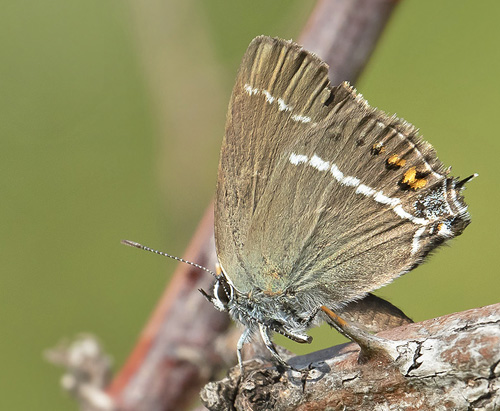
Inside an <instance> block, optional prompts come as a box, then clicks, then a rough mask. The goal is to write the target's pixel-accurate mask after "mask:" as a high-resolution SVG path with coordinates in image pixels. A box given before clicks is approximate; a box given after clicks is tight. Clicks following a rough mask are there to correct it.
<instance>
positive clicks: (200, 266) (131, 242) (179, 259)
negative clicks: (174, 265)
mask: <svg viewBox="0 0 500 411" xmlns="http://www.w3.org/2000/svg"><path fill="white" fill-rule="evenodd" d="M121 243H122V244H125V245H129V246H130V247H135V248H140V249H141V250H146V251H150V252H152V253H155V254H159V255H162V256H164V257H168V258H171V259H172V260H176V261H180V262H181V263H185V264H189V265H192V266H193V267H196V268H199V269H200V270H203V271H206V272H207V273H210V274H212V275H213V276H214V277H215V278H217V274H215V273H214V272H213V271H212V270H209V269H208V268H206V267H203V266H202V265H199V264H196V263H193V262H191V261H187V260H184V259H183V258H180V257H175V256H173V255H170V254H167V253H164V252H163V251H158V250H153V249H152V248H149V247H146V246H145V245H142V244H139V243H136V242H135V241H130V240H122V241H121Z"/></svg>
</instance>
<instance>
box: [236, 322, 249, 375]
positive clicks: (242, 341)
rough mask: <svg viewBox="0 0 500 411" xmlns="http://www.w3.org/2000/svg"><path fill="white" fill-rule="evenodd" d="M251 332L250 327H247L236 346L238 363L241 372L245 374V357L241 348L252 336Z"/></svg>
mask: <svg viewBox="0 0 500 411" xmlns="http://www.w3.org/2000/svg"><path fill="white" fill-rule="evenodd" d="M250 334H251V330H250V328H245V331H243V334H241V337H240V339H239V340H238V345H237V346H236V348H237V349H236V355H237V357H238V365H239V366H240V371H241V374H243V359H242V357H241V350H242V349H243V345H244V344H245V343H246V342H247V340H248V337H250Z"/></svg>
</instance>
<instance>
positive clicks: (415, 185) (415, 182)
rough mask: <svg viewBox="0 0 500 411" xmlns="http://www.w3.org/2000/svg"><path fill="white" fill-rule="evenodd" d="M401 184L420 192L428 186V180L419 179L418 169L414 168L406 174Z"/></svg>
mask: <svg viewBox="0 0 500 411" xmlns="http://www.w3.org/2000/svg"><path fill="white" fill-rule="evenodd" d="M401 183H402V184H406V185H407V186H409V187H410V188H412V189H414V190H418V189H419V188H423V187H425V186H426V185H427V180H426V179H425V178H417V168H416V167H415V166H413V167H411V168H409V169H408V170H407V171H406V173H404V175H403V179H402V180H401Z"/></svg>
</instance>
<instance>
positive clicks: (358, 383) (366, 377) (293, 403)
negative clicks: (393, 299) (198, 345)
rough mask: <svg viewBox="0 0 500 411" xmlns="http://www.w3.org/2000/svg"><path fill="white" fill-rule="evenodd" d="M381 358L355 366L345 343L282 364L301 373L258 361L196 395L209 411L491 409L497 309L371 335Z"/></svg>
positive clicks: (499, 337)
mask: <svg viewBox="0 0 500 411" xmlns="http://www.w3.org/2000/svg"><path fill="white" fill-rule="evenodd" d="M377 336H378V337H381V338H383V339H384V340H385V343H386V348H387V350H386V353H385V354H386V355H385V356H384V355H375V356H372V357H371V358H369V359H368V360H366V361H363V362H360V361H359V354H360V350H359V346H358V345H356V344H354V343H348V344H343V345H339V346H336V347H332V348H329V349H326V350H321V351H317V352H314V353H311V354H308V355H304V356H299V357H294V358H290V359H289V362H290V364H291V365H293V366H294V367H296V368H299V369H305V370H307V369H310V371H308V372H307V371H303V372H302V374H301V373H298V372H294V371H290V370H288V371H286V372H284V373H280V372H279V371H278V370H277V369H276V367H274V366H273V365H271V364H270V363H268V362H266V361H263V360H252V361H249V362H246V363H245V370H244V375H243V377H242V378H241V380H240V373H239V369H238V368H237V367H235V368H233V369H231V370H230V372H229V374H228V376H227V377H226V378H224V379H223V380H221V381H219V382H212V383H209V384H207V385H206V386H205V388H204V389H203V390H202V392H201V397H202V401H203V403H204V404H205V406H206V407H207V408H208V409H210V410H231V409H237V410H265V409H273V410H288V409H296V410H324V409H331V410H337V409H338V410H369V409H377V410H394V409H418V410H422V409H425V410H427V409H433V410H434V409H435V410H498V409H500V303H499V304H495V305H490V306H487V307H482V308H477V309H473V310H468V311H464V312H460V313H455V314H450V315H447V316H444V317H440V318H435V319H432V320H427V321H423V322H420V323H415V324H408V325H404V326H402V327H398V328H394V329H391V330H387V331H383V332H381V333H379V334H377Z"/></svg>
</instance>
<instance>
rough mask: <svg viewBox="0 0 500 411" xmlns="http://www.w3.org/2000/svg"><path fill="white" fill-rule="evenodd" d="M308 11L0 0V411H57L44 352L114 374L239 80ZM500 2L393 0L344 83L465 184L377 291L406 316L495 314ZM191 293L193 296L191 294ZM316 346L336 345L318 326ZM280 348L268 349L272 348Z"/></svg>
mask: <svg viewBox="0 0 500 411" xmlns="http://www.w3.org/2000/svg"><path fill="white" fill-rule="evenodd" d="M313 4H314V1H311V0H308V1H304V0H295V1H281V0H280V1H277V0H274V1H272V2H271V1H269V0H258V1H257V0H252V1H245V2H232V1H229V0H225V1H221V0H212V1H206V0H204V1H202V0H189V1H188V0H177V1H167V0H165V1H163V2H160V1H144V0H130V1H128V2H124V1H119V0H74V1H70V2H69V1H67V0H52V1H27V2H14V1H7V2H4V3H3V4H2V6H3V7H2V13H1V15H0V53H1V54H0V138H1V150H0V172H1V178H0V187H1V191H0V193H1V201H0V216H1V224H0V261H1V267H2V273H1V276H0V316H1V339H0V364H1V365H0V392H1V395H0V409H2V410H67V409H76V405H75V404H74V403H73V402H72V401H71V400H70V399H69V398H68V396H67V395H66V394H64V393H63V392H62V391H61V390H60V388H59V385H58V380H59V378H60V375H61V370H59V369H57V368H55V367H54V366H51V365H49V364H47V363H46V362H45V361H44V360H43V357H42V353H43V351H44V350H45V349H46V348H48V347H52V346H53V345H55V344H56V343H57V342H58V341H59V340H60V339H62V338H63V337H73V336H75V335H76V334H77V333H79V332H81V331H88V332H92V333H95V334H96V335H98V336H99V337H100V339H101V341H102V342H103V343H104V345H105V348H106V349H107V351H108V352H110V353H111V354H112V355H113V357H114V359H115V364H116V365H115V367H119V366H120V365H121V364H122V363H123V361H124V360H125V358H126V356H127V354H128V353H129V351H130V349H131V348H132V346H133V344H134V341H135V339H136V336H137V335H138V333H139V332H140V330H141V327H142V325H143V324H144V322H145V320H146V318H147V317H148V315H149V314H150V312H151V310H152V309H153V307H154V305H155V303H156V301H157V299H158V297H159V296H160V294H161V292H162V290H163V288H164V285H165V283H166V281H167V280H168V278H166V273H170V272H172V270H173V269H174V267H175V263H174V262H171V261H166V260H164V259H161V258H156V257H153V256H151V255H150V254H147V253H138V252H134V251H133V250H131V249H130V248H126V247H124V246H121V245H120V243H119V240H120V239H122V238H130V239H134V240H137V241H141V242H144V243H147V244H148V245H151V246H153V247H157V248H160V249H163V250H166V251H168V252H170V253H172V254H176V255H182V253H183V250H184V249H185V247H186V245H187V243H188V241H189V239H190V237H191V235H192V233H193V231H194V229H195V227H196V225H197V223H198V221H199V219H200V217H201V216H202V214H203V211H204V209H205V207H206V205H207V204H208V202H209V201H210V199H211V197H212V195H213V193H214V187H215V178H216V168H217V162H218V150H219V145H220V142H221V137H222V133H223V129H224V119H225V112H226V107H227V102H228V99H229V93H230V90H231V87H232V83H233V80H234V77H235V71H236V68H237V66H238V64H239V61H240V58H241V56H242V55H243V53H244V51H245V49H246V46H247V45H248V43H249V42H250V40H251V39H252V38H253V37H254V36H256V35H258V34H270V35H276V36H280V37H284V38H297V37H298V34H299V33H300V29H301V28H302V26H303V25H304V22H305V21H306V19H307V17H308V14H309V11H310V10H311V8H312V6H313ZM499 15H500V2H498V1H496V0H489V1H486V0H485V1H482V2H470V1H465V0H463V1H457V0H446V1H444V0H442V1H439V2H436V1H435V0H425V1H424V0H405V1H401V4H400V6H399V8H398V9H397V11H396V13H395V14H394V15H393V19H392V21H391V22H390V24H389V26H388V28H387V30H386V31H385V33H384V35H383V37H382V39H381V42H380V44H379V47H378V48H377V50H376V52H375V54H374V55H373V57H372V59H371V61H370V64H369V65H368V67H367V69H366V71H365V73H364V74H363V76H362V78H361V79H360V81H359V82H358V84H357V88H358V89H359V90H360V91H361V92H362V93H363V95H364V96H365V97H366V98H367V99H368V100H369V101H370V103H371V104H372V105H373V106H377V107H380V108H382V109H384V110H386V111H388V112H390V113H397V114H398V115H400V116H402V117H404V118H405V119H407V120H409V121H411V122H413V123H414V124H416V125H417V126H418V127H420V128H421V130H422V132H423V134H424V136H425V138H426V139H428V140H429V141H431V142H432V144H433V145H434V146H435V147H436V149H437V151H438V153H439V155H440V158H441V159H442V160H443V161H444V163H445V164H447V165H449V164H452V165H453V167H454V174H455V175H460V176H467V175H469V174H471V173H473V172H478V173H479V174H480V177H479V178H478V179H476V180H475V181H474V182H472V183H471V184H469V186H468V188H467V191H466V197H467V201H468V203H469V204H470V208H469V210H470V212H471V214H472V218H473V223H472V225H471V226H470V227H469V228H468V229H467V230H466V232H465V234H464V235H463V236H462V237H461V238H459V239H456V240H454V241H453V244H452V247H445V248H444V249H442V250H440V251H439V252H438V253H437V255H434V256H433V257H432V258H431V261H430V262H429V263H428V264H425V265H424V266H422V267H420V268H418V269H417V270H416V271H414V272H412V273H411V274H409V275H406V276H404V277H403V278H401V279H399V280H397V281H396V282H395V283H394V284H392V285H390V286H388V287H386V288H384V289H382V290H380V291H379V293H378V294H379V295H381V296H383V297H386V298H388V299H390V301H392V302H393V303H394V304H396V305H398V306H399V307H401V308H402V309H403V310H404V311H405V312H406V313H407V314H408V315H410V316H412V317H413V318H414V319H415V320H423V319H426V318H432V317H436V316H439V315H444V314H447V313H451V312H454V311H460V310H465V309H468V308H473V307H478V306H482V305H487V304H492V303H495V302H498V301H499V300H500V298H499V294H500V293H499V286H500V278H499V275H498V273H499V270H498V268H496V266H497V264H498V263H497V261H498V254H499V247H498V240H499V233H500V224H499V221H500V220H499V218H498V201H499V199H500V198H499V184H498V181H497V174H496V173H500V166H499V161H498V158H499V155H500V143H499V139H498V137H497V126H495V125H494V122H495V121H496V120H498V118H499V104H498V95H499V91H500V76H499V73H500V56H499V47H498V41H499V40H500V26H499V25H498V16H499ZM200 298H201V297H200ZM312 335H314V336H316V337H317V338H316V340H317V342H316V344H315V345H314V346H313V347H299V346H297V345H291V344H290V343H287V346H288V347H289V348H292V349H293V350H295V351H297V352H304V351H307V350H313V349H316V348H319V347H324V346H328V345H331V344H334V343H337V342H339V341H341V339H340V338H339V337H338V336H337V335H336V333H335V332H333V331H330V330H329V329H327V328H321V329H319V330H313V331H312ZM279 341H280V342H283V340H282V339H280V340H279Z"/></svg>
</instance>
